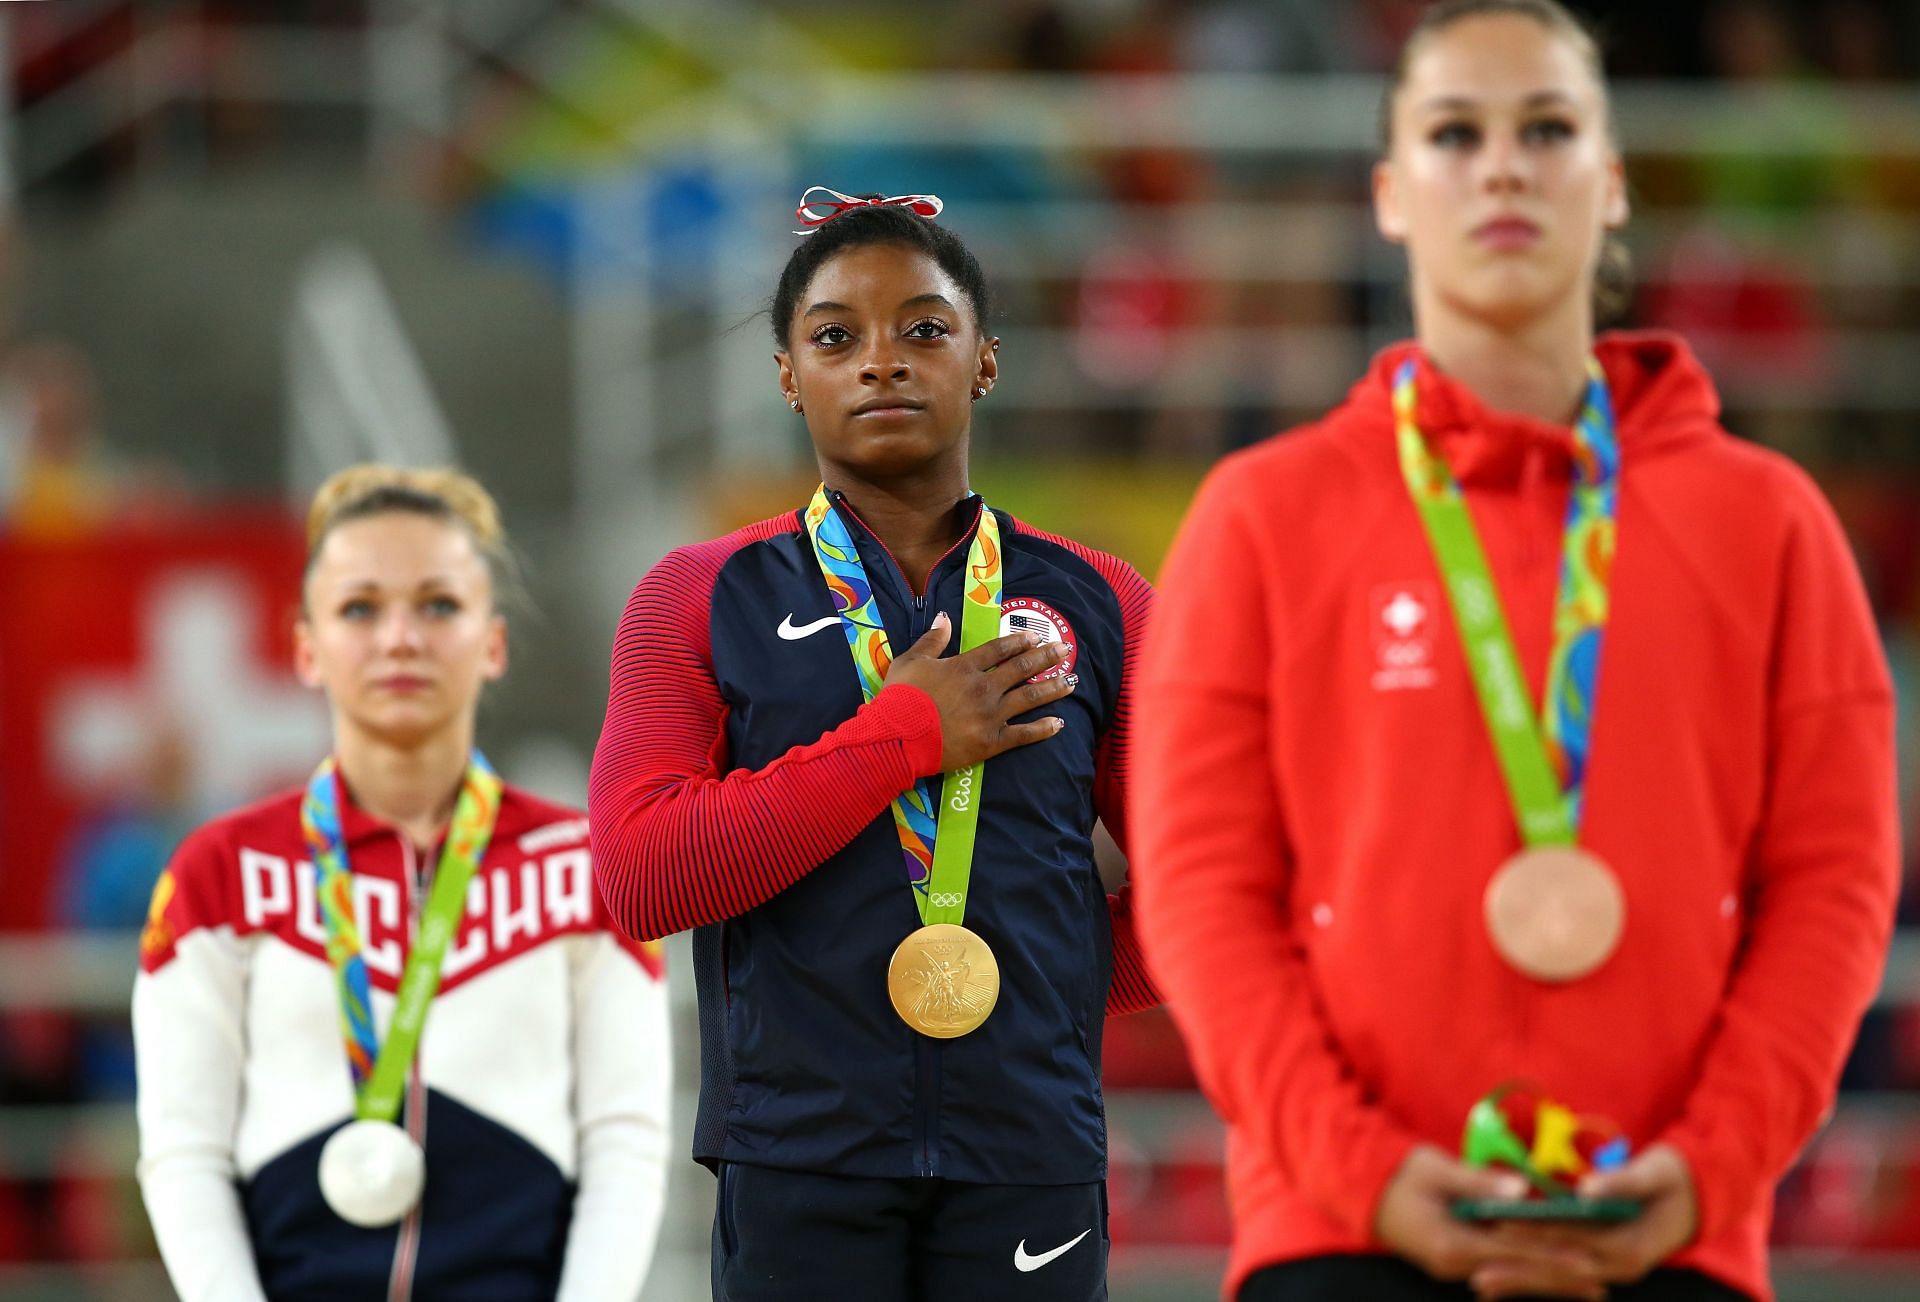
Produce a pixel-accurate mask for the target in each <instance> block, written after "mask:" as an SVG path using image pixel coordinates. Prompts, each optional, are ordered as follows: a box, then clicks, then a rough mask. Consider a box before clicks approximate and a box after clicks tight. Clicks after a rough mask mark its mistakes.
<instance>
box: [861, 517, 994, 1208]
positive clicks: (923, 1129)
mask: <svg viewBox="0 0 1920 1302" xmlns="http://www.w3.org/2000/svg"><path fill="white" fill-rule="evenodd" d="M833 500H834V503H835V505H837V506H843V507H845V508H846V510H847V514H849V515H851V516H853V518H854V519H855V520H859V521H860V527H861V528H862V529H865V530H866V533H867V537H869V538H871V539H873V541H874V542H876V543H878V544H879V546H880V550H881V551H882V552H883V553H885V555H886V558H887V561H888V568H889V569H890V570H891V571H892V577H893V579H894V580H895V581H896V582H897V583H898V584H899V586H900V594H901V595H902V596H904V597H905V598H906V606H907V611H908V626H907V645H908V646H911V645H913V643H915V642H917V641H919V640H920V639H921V638H922V637H924V636H925V635H926V632H927V629H928V628H929V627H930V626H931V623H932V620H931V616H930V615H929V613H928V604H929V599H930V598H931V597H932V596H933V576H934V575H936V574H938V573H939V572H940V567H941V566H942V565H945V564H946V563H947V561H948V559H949V558H950V557H952V555H953V554H954V553H955V552H956V551H958V550H960V546H961V544H962V543H964V542H966V541H967V539H968V538H970V537H971V536H972V534H973V529H978V528H979V527H980V519H979V517H978V516H977V515H976V516H975V517H974V522H973V529H969V530H968V531H967V532H966V533H963V534H962V535H961V536H960V538H959V540H958V541H956V542H955V543H954V544H953V546H951V547H949V548H947V550H946V551H945V552H944V553H943V554H942V555H941V557H940V559H939V560H937V561H935V562H934V563H933V566H932V568H931V569H929V570H928V571H927V578H926V582H924V583H922V584H921V585H920V591H919V592H915V591H914V590H913V586H912V585H911V584H909V583H908V582H907V572H906V571H905V570H904V569H902V568H901V566H900V562H899V560H898V559H897V558H896V557H895V556H894V554H893V553H892V552H891V551H889V550H888V549H887V545H886V543H884V542H882V541H881V539H880V535H879V534H877V533H875V532H874V531H873V530H872V529H871V528H868V526H867V522H866V521H865V520H861V519H860V513H859V512H857V511H855V510H854V509H853V504H852V503H850V502H848V501H847V500H846V498H845V497H844V496H843V495H841V494H838V493H836V494H834V498H833ZM979 509H980V510H981V511H985V510H986V509H987V508H986V505H985V503H982V504H981V506H980V508H979ZM958 645H959V629H958V627H957V626H956V628H955V630H954V637H953V643H952V645H951V646H950V648H949V649H957V647H958ZM939 799H940V792H939V789H938V788H937V787H936V788H935V789H934V791H933V801H934V803H936V804H937V803H938V802H939ZM909 1034H911V1035H912V1036H913V1040H914V1045H913V1148H914V1153H913V1157H914V1173H915V1174H916V1175H920V1176H929V1177H931V1176H937V1175H939V1174H940V1153H939V1130H940V1065H941V1064H940V1051H941V1049H942V1047H943V1046H942V1045H941V1043H940V1041H938V1040H935V1039H933V1038H931V1037H930V1036H925V1035H921V1034H919V1033H918V1032H909Z"/></svg>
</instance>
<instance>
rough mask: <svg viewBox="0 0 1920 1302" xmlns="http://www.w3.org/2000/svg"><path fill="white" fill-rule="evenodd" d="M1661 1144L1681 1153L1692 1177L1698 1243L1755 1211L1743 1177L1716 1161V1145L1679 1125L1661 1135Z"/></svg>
mask: <svg viewBox="0 0 1920 1302" xmlns="http://www.w3.org/2000/svg"><path fill="white" fill-rule="evenodd" d="M1660 1142H1661V1143H1664V1144H1671V1145H1673V1147H1674V1148H1676V1149H1678V1150H1679V1152H1680V1156H1681V1157H1683V1158H1685V1159H1686V1162H1687V1173H1688V1174H1689V1175H1690V1176H1692V1177H1693V1205H1694V1210H1695V1212H1696V1214H1697V1215H1698V1216H1699V1232H1698V1234H1697V1235H1696V1236H1695V1237H1696V1242H1704V1241H1706V1240H1708V1239H1715V1238H1718V1237H1719V1236H1720V1235H1721V1233H1722V1232H1723V1231H1726V1230H1729V1229H1731V1228H1732V1227H1733V1226H1735V1225H1737V1224H1738V1223H1739V1222H1740V1221H1741V1220H1743V1219H1744V1218H1745V1217H1746V1215H1747V1213H1748V1212H1750V1211H1752V1210H1753V1198H1754V1195H1753V1193H1752V1192H1749V1193H1747V1194H1745V1195H1743V1194H1742V1192H1741V1190H1740V1187H1739V1186H1740V1185H1741V1184H1742V1183H1743V1181H1742V1178H1741V1176H1740V1175H1739V1174H1738V1173H1737V1172H1735V1171H1732V1170H1729V1169H1727V1164H1726V1163H1724V1162H1716V1161H1715V1160H1714V1155H1713V1146H1712V1144H1710V1143H1709V1142H1708V1141H1707V1140H1706V1138H1705V1137H1704V1136H1702V1135H1701V1134H1699V1133H1698V1132H1697V1131H1694V1130H1691V1129H1689V1128H1687V1127H1684V1126H1676V1127H1675V1128H1674V1129H1672V1130H1669V1131H1668V1132H1667V1133H1666V1134H1664V1135H1662V1136H1660Z"/></svg>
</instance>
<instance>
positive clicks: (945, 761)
mask: <svg viewBox="0 0 1920 1302" xmlns="http://www.w3.org/2000/svg"><path fill="white" fill-rule="evenodd" d="M952 636H953V621H952V620H951V619H950V618H948V616H947V613H946V612H945V611H941V612H940V613H939V614H938V615H935V616H934V617H933V627H932V628H930V629H928V630H927V632H926V635H925V636H923V637H922V638H921V639H920V640H919V641H918V642H915V643H914V644H913V645H912V646H910V647H908V648H907V649H906V650H905V651H902V652H901V653H900V654H899V655H898V656H895V657H894V661H893V664H892V666H891V667H890V668H888V670H887V677H886V680H885V682H884V683H883V684H882V686H885V687H891V686H892V685H893V684H895V683H906V684H908V685H910V686H913V687H918V688H919V689H920V690H921V691H923V692H925V693H926V694H927V695H928V696H931V697H932V698H933V704H934V706H935V708H937V709H938V710H939V711H940V771H941V772H943V773H951V772H952V771H953V770H955V769H962V768H965V767H967V766H968V765H969V764H978V763H979V762H980V761H981V760H984V759H991V758H992V757H993V756H995V755H998V754H1000V753H1001V752H1002V751H1009V750H1012V749H1013V748H1014V747H1015V746H1030V745H1032V744H1033V743H1034V742H1036V741H1045V740H1046V739H1047V738H1048V737H1051V736H1053V734H1054V733H1056V732H1059V731H1060V729H1061V728H1063V727H1065V726H1066V724H1065V722H1064V721H1063V720H1061V719H1058V718H1055V717H1051V716H1049V717H1048V718H1044V719H1035V720H1033V721H1031V722H1029V723H1012V722H1010V720H1011V719H1012V718H1013V716H1014V715H1016V714H1025V713H1026V712H1027V711H1028V710H1035V709H1038V708H1040V707H1041V706H1043V705H1048V704H1051V703H1052V702H1054V701H1057V700H1060V699H1061V698H1062V697H1064V696H1066V695H1068V694H1069V693H1070V692H1072V691H1073V689H1074V688H1075V687H1076V686H1078V685H1079V682H1080V680H1079V678H1077V677H1076V676H1074V675H1073V674H1059V675H1057V676H1055V677H1053V678H1045V679H1042V680H1041V681H1039V682H1037V683H1031V682H1028V681H1027V680H1028V679H1030V678H1032V677H1033V676H1034V675H1035V674H1038V673H1044V672H1045V671H1046V670H1048V669H1051V668H1052V667H1053V666H1054V665H1057V664H1059V663H1060V660H1061V658H1062V657H1063V656H1065V655H1066V653H1067V649H1066V647H1065V646H1064V645H1062V644H1061V643H1059V642H1050V643H1048V644H1047V645H1045V646H1041V645H1040V638H1039V635H1038V634H1037V633H1009V634H1008V635H1007V636H1005V637H999V638H995V639H994V640H993V641H991V642H988V643H985V644H984V645H981V646H977V647H975V648H974V649H973V650H971V651H962V652H961V653H960V654H959V655H957V656H946V657H944V658H943V657H942V656H941V654H940V653H941V652H942V651H944V650H946V649H947V643H948V641H950V640H951V639H952Z"/></svg>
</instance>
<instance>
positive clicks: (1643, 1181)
mask: <svg viewBox="0 0 1920 1302" xmlns="http://www.w3.org/2000/svg"><path fill="white" fill-rule="evenodd" d="M1384 120H1385V125H1386V128H1387V131H1386V141H1385V154H1384V157H1383V158H1382V160H1381V161H1380V163H1379V164H1378V165H1377V167H1376V168H1375V172H1374V201H1375V215H1376V220H1377V222H1378V225H1379V227H1380V230H1381V231H1382V233H1383V234H1384V235H1386V236H1387V237H1388V238H1389V239H1391V240H1393V241H1395V242H1397V243H1400V244H1403V245H1404V246H1405V248H1406V250H1407V255H1408V263H1409V267H1410V270H1411V286H1412V299H1413V312H1414V325H1415V334H1416V338H1415V339H1414V340H1413V341H1412V342H1410V343H1406V344H1400V345H1396V346H1394V347H1391V348H1388V349H1387V350H1386V351H1385V352H1384V353H1382V354H1381V355H1380V357H1379V358H1378V359H1376V361H1375V364H1374V366H1373V369H1372V372H1371V373H1370V374H1369V375H1367V376H1366V377H1365V378H1363V379H1362V380H1361V381H1360V382H1359V383H1358V384H1356V385H1355V387H1354V389H1353V391H1352V394H1351V396H1350V397H1349V398H1348V400H1347V401H1346V402H1345V403H1343V404H1342V405H1341V406H1339V407H1338V408H1336V409H1335V410H1334V411H1332V412H1331V413H1329V414H1328V415H1327V417H1326V418H1325V419H1324V420H1321V421H1319V422H1316V423H1315V424H1313V425H1310V426H1308V427H1306V428H1303V429H1301V430H1298V431H1294V432H1292V433H1289V434H1288V435H1286V436H1285V437H1282V438H1277V439H1274V440H1271V441H1269V442H1267V443H1265V444H1263V445H1261V446H1258V447H1255V448H1252V449H1249V450H1247V451H1246V452H1244V453H1240V454H1237V455H1236V456H1234V457H1233V458H1231V459H1229V461H1227V462H1226V463H1225V464H1223V465H1222V466H1221V467H1219V468H1218V469H1217V470H1216V471H1215V473H1214V474H1213V475H1212V477H1211V478H1210V479H1209V480H1208V482H1207V484H1206V485H1205V486H1204V487H1203V488H1202V490H1201V492H1200V495H1199V497H1198V499H1197V500H1196V502H1195V504H1194V506H1193V509H1192V511H1191V512H1190V514H1189V516H1188V519H1187V522H1186V524H1185V525H1184V526H1183V529H1182V532H1181V535H1180V538H1179V541H1178V542H1177V543H1176V544H1175V546H1174V549H1173V553H1172V555H1171V557H1170V559H1169V561H1168V564H1167V567H1166V570H1165V572H1164V574H1163V576H1162V596H1161V606H1160V609H1159V611H1158V613H1157V615H1156V618H1155V626H1154V630H1153V633H1152V634H1151V635H1150V637H1149V639H1148V647H1147V651H1146V653H1145V657H1144V665H1143V670H1142V685H1141V725H1140V745H1139V750H1138V762H1139V765H1140V769H1139V771H1140V774H1141V780H1140V782H1139V784H1138V785H1139V798H1138V800H1137V801H1136V809H1135V814H1136V819H1135V823H1136V826H1135V832H1136V842H1137V844H1136V854H1137V869H1136V872H1137V877H1138V880H1139V883H1140V892H1141V914H1140V918H1141V927H1142V935H1143V940H1144V942H1145V943H1146V945H1147V947H1148V951H1149V953H1150V954H1151V955H1152V958H1153V961H1154V970H1155V972H1156V974H1157V975H1158V976H1159V978H1160V979H1161V980H1162V981H1164V982H1165V983H1166V988H1167V991H1168V997H1169V1002H1170V1004H1171V1007H1172V1010H1173V1013H1174V1015H1175V1018H1176V1020H1177V1021H1179V1022H1180V1024H1181V1026H1182V1029H1183V1032H1184V1034H1185V1036H1186V1039H1187V1042H1188V1046H1189V1048H1190V1050H1191V1052H1192V1055H1193V1058H1194V1062H1195V1065H1196V1068H1197V1071H1198V1074H1199V1076H1200V1079H1201V1082H1202V1084H1203V1086H1204V1087H1205V1088H1206V1089H1207V1091H1208V1092H1209V1094H1210V1095H1211V1097H1212V1098H1213V1100H1214V1102H1215V1104H1216V1105H1217V1106H1218V1108H1219V1109H1220V1111H1221V1113H1222V1115H1223V1116H1224V1117H1225V1118H1226V1120H1227V1122H1228V1125H1229V1128H1230V1132H1231V1140H1230V1142H1229V1178H1230V1185H1231V1189H1232V1194H1233V1203H1234V1216H1235V1238H1234V1251H1233V1258H1232V1263H1231V1266H1230V1269H1229V1278H1228V1292H1229V1295H1230V1296H1233V1297H1235V1298H1236V1299H1239V1300H1240V1302H1264V1300H1267V1299H1286V1300H1288V1302H1314V1300H1316V1299H1345V1298H1358V1297H1365V1298H1368V1299H1372V1300H1374V1302H1395V1300H1399V1299H1405V1300H1409V1302H1413V1300H1418V1299H1451V1298H1464V1297H1469V1296H1477V1297H1480V1298H1503V1297H1521V1296H1525V1297H1539V1296H1549V1297H1574V1298H1594V1299H1598V1298H1602V1297H1605V1298H1611V1299H1616V1300H1617V1302H1653V1300H1654V1299H1734V1298H1766V1297H1768V1296H1770V1285H1769V1282H1768V1272H1767V1259H1766V1243H1767V1231H1768V1223H1769V1217H1770V1208H1771V1199H1770V1195H1771V1191H1772V1186H1773V1183H1774V1182H1775V1181H1776V1180H1778V1179H1779V1177H1780V1176H1781V1175H1782V1174H1783V1173H1784V1172H1785V1170H1786V1169H1787V1167H1788V1165H1789V1164H1790V1163H1791V1162H1792V1161H1793V1160H1794V1158H1795V1156H1796V1155H1797V1154H1798V1153H1799V1152H1800V1150H1801V1148H1802V1147H1803V1145H1804V1144H1805V1143H1806V1141H1807V1139H1808V1137H1809V1136H1810V1135H1811V1134H1812V1133H1813V1131H1814V1129H1815V1127H1817V1126H1818V1125H1819V1124H1820V1122H1821V1120H1822V1117H1823V1115H1824V1113H1825V1111H1826V1109H1827V1108H1828V1106H1829V1105H1830V1103H1831V1101H1832V1098H1833V1093H1834V1089H1835V1084H1836V1081H1837V1078H1838V1074H1839V1071H1840V1067H1841V1063H1842V1061H1843V1060H1844V1057H1845V1054H1846V1050H1847V1046H1848V1044H1849V1042H1850V1040H1851V1038H1852V1036H1853V1032H1854V1029H1855V1027H1856V1025H1857V1023H1858V1020H1859V1017H1860V1015H1861V1013H1862V1012H1863V1011H1864V1010H1865V1008H1866V1006H1867V1004H1868V1002H1869V1001H1870V1000H1871V998H1872V997H1873V993H1874V989H1875V986H1876V983H1877V979H1878V974H1879V969H1880V965H1881V962H1882V959H1883V957H1884V954H1885V951H1886V946H1887V942H1888V937H1889V932H1890V928H1891V923H1892V914H1893V901H1894V895H1895V890H1896V884H1897V879H1898V853H1897V833H1896V819H1895V807H1894V799H1893V781H1892V777H1893V745H1892V726H1891V725H1892V712H1893V700H1892V694H1891V691H1890V687H1889V681H1888V675H1887V670H1886V666H1885V664H1884V662H1883V659H1882V657H1881V654H1880V650H1879V646H1878V641H1877V638H1876V636H1875V631H1874V626H1873V621H1872V618H1871V616H1870V614H1869V611H1868V608H1867V604H1866V600H1865V597H1864V594H1863V592H1862V589H1861V584H1860V580H1859V576H1858V574H1857V573H1856V572H1855V569H1854V566H1853V563H1852V560H1851V558H1850V556H1849V554H1848V551H1847V547H1846V543H1845V540H1844V539H1843V537H1842V535H1841V533H1840V530H1839V528H1838V526H1837V524H1836V522H1835V520H1834V518H1833V514H1832V512H1831V510H1830V509H1829V508H1828V506H1827V504H1826V503H1825V501H1823V500H1822V498H1821V496H1820V494H1819V492H1818V491H1817V489H1815V488H1814V486H1813V485H1812V484H1811V483H1810V482H1809V481H1808V479H1807V477H1806V476H1805V475H1804V474H1803V473H1801V472H1800V471H1799V470H1798V469H1797V468H1795V467H1794V466H1792V465H1791V464H1790V463H1788V462H1787V461H1786V460H1785V459H1784V458H1781V457H1779V456H1776V455H1774V454H1771V453H1769V452H1766V451H1764V450H1761V449H1758V448H1755V447H1753V446H1751V445H1749V444H1745V443H1742V442H1740V441H1738V440H1736V439H1734V438H1732V437H1730V436H1729V435H1728V433H1727V432H1726V431H1725V430H1724V429H1723V428H1722V427H1721V425H1720V421H1719V399H1718V397H1717V395H1716V394H1715V392H1714V389H1713V385H1712V381H1711V380H1710V379H1709V377H1708V376H1707V374H1706V372H1705V371H1704V369H1703V368H1702V367H1701V366H1700V364H1699V362H1698V361H1697V360H1696V359H1695V358H1694V356H1693V354H1692V352H1691V351H1690V350H1689V349H1688V348H1687V346H1686V344H1685V343H1684V342H1682V341H1681V340H1679V339H1677V338H1674V337H1672V336H1667V335H1659V334H1617V333H1616V334H1600V335H1598V336H1596V334H1595V328H1594V317H1595V308H1596V293H1597V291H1596V285H1597V283H1600V282H1601V281H1605V280H1606V275H1605V272H1606V269H1607V267H1608V266H1610V265H1611V262H1610V259H1609V258H1608V257H1607V256H1606V255H1605V250H1606V240H1607V232H1608V231H1609V230H1610V229H1612V228H1615V227H1618V226H1620V225H1621V224H1623V223H1624V222H1625V220H1626V217H1627V195H1626V185H1625V180H1624V176H1623V171H1622V166H1621V161H1620V156H1619V154H1618V152H1617V150H1616V147H1615V145H1614V141H1613V136H1612V130H1611V124H1610V121H1609V112H1608V105H1607V89H1606V82H1605V79H1604V75H1603V73H1602V70H1601V65H1600V56H1599V52H1598V49H1597V47H1596V45H1595V43H1594V41H1593V39H1592V38H1591V37H1590V36H1589V35H1588V34H1587V33H1586V32H1585V31H1584V30H1583V29H1582V28H1581V27H1580V26H1579V25H1578V23H1577V22H1576V21H1575V20H1574V19H1573V18H1571V17H1570V16H1569V15H1568V13H1567V11H1566V10H1565V9H1563V8H1562V7H1561V6H1560V5H1559V4H1557V3H1555V0H1443V2H1442V3H1439V4H1436V5H1434V6H1432V7H1431V8H1429V9H1427V10H1426V11H1425V13H1424V14H1423V16H1422V19H1421V21H1420V22H1419V24H1418V25H1417V26H1416V28H1415V30H1414V32H1413V34H1412V35H1411V36H1410V37H1409V39H1408V41H1407V43H1406V46H1405V48H1404V50H1403V52H1402V54H1401V58H1400V62H1399V66H1398V67H1397V69H1396V70H1395V74H1394V77H1393V78H1392V81H1391V84H1390V88H1389V93H1388V98H1387V102H1386V105H1385V115H1384ZM1597 277H1598V278H1599V279H1598V281H1597ZM1601 287H1602V288H1604V285H1602V286H1601ZM1195 628H1204V629H1206V630H1207V635H1208V645H1207V653H1206V654H1204V655H1196V654H1195V653H1194V648H1193V644H1192V639H1191V638H1190V637H1189V636H1188V635H1187V630H1190V629H1195ZM1523 1100H1530V1101H1531V1106H1529V1105H1527V1104H1526V1103H1523ZM1456 1154H1457V1155H1458V1156H1456ZM1530 1192H1537V1193H1538V1194H1539V1195H1543V1196H1536V1197H1528V1196H1526V1195H1528V1194H1529V1193H1530Z"/></svg>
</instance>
